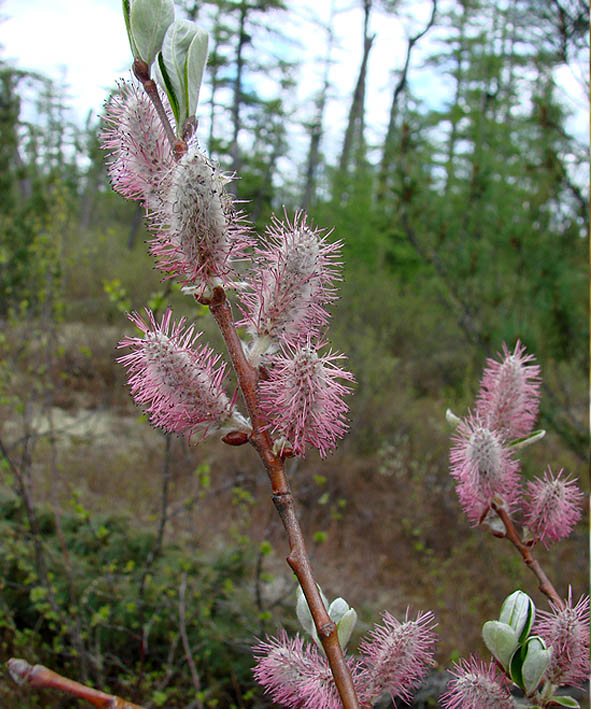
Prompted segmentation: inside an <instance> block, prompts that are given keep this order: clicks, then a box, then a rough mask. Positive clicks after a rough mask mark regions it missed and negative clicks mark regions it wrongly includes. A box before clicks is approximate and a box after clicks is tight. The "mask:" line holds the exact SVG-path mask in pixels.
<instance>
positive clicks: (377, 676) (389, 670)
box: [359, 611, 437, 701]
mask: <svg viewBox="0 0 591 709" xmlns="http://www.w3.org/2000/svg"><path fill="white" fill-rule="evenodd" d="M435 626H436V623H435V618H434V616H433V613H432V612H431V611H427V612H420V611H419V613H418V614H417V617H416V619H415V620H410V619H409V617H408V611H407V613H406V618H405V620H404V622H400V621H399V620H397V619H396V618H395V617H394V616H392V615H391V614H390V613H388V612H387V611H386V612H385V613H384V615H383V617H382V624H381V625H375V626H374V627H373V629H372V630H371V631H370V632H369V633H368V635H367V636H366V638H365V639H364V640H363V642H362V643H361V645H360V647H359V653H360V662H361V664H362V666H363V671H362V673H361V674H360V678H359V683H360V695H361V696H362V697H365V698H366V699H367V700H374V701H375V699H377V698H378V697H379V696H380V695H381V694H382V693H383V692H388V693H389V694H390V696H391V697H392V698H394V697H401V698H402V699H404V700H405V701H409V700H410V697H411V693H412V690H413V689H414V688H415V687H416V686H417V685H418V684H419V683H420V681H421V680H422V679H423V677H424V676H425V675H426V674H427V672H428V671H429V668H430V666H431V665H432V663H433V648H434V645H435V642H436V640H437V636H436V635H435V630H434V629H435Z"/></svg>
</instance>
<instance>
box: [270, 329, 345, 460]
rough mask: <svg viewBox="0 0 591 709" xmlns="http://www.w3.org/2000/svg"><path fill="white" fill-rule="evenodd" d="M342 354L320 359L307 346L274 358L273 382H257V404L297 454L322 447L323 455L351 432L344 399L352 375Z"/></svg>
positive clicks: (314, 350)
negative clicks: (339, 364)
mask: <svg viewBox="0 0 591 709" xmlns="http://www.w3.org/2000/svg"><path fill="white" fill-rule="evenodd" d="M343 358H344V355H339V354H333V353H332V352H328V353H327V354H324V355H319V354H318V352H317V351H316V349H315V348H314V347H313V346H312V345H311V343H310V342H309V343H308V344H307V345H305V346H302V347H298V348H296V349H294V350H289V349H286V350H285V351H284V352H282V353H281V354H278V355H275V356H274V357H273V358H272V360H271V364H272V367H271V369H270V373H269V379H268V380H263V381H261V382H260V384H259V401H260V406H261V411H262V412H263V414H264V416H265V418H266V420H267V422H268V425H269V427H270V428H272V430H273V431H274V432H279V433H280V434H281V435H282V436H284V437H285V438H286V439H288V441H289V442H290V443H291V445H292V447H293V451H294V453H296V455H304V454H305V452H306V447H307V446H308V445H312V446H314V447H315V448H318V450H319V451H320V455H321V456H322V457H324V456H326V454H327V452H328V451H329V450H330V449H331V448H333V447H334V446H336V443H337V440H338V439H340V438H342V436H344V434H345V433H346V431H347V430H348V423H347V419H346V415H347V413H348V410H349V408H348V406H347V404H346V403H345V402H344V401H343V396H344V395H346V394H348V393H349V391H350V388H349V386H348V385H347V384H343V383H341V382H340V381H338V380H339V379H340V380H344V381H345V382H353V381H354V377H353V375H352V374H351V373H350V372H348V371H346V370H345V369H342V368H341V367H339V366H338V364H337V362H338V361H339V360H341V359H343Z"/></svg>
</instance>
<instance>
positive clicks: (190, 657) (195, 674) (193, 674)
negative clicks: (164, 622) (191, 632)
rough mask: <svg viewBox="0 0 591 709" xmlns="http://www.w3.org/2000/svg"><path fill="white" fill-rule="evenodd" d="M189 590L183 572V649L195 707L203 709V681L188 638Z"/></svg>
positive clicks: (185, 575) (180, 611)
mask: <svg viewBox="0 0 591 709" xmlns="http://www.w3.org/2000/svg"><path fill="white" fill-rule="evenodd" d="M186 590H187V573H186V572H185V571H183V575H182V577H181V585H180V586H179V632H180V634H181V640H182V642H183V649H184V651H185V659H186V660H187V664H188V665H189V671H190V672H191V681H192V682H193V687H194V688H195V694H196V696H195V706H196V707H197V709H203V702H202V701H201V699H200V698H199V694H200V692H201V680H200V679H199V673H198V672H197V668H196V667H195V662H194V660H193V654H192V653H191V646H190V645H189V637H188V636H187V624H186V620H185V592H186Z"/></svg>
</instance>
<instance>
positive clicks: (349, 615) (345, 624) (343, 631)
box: [331, 608, 357, 650]
mask: <svg viewBox="0 0 591 709" xmlns="http://www.w3.org/2000/svg"><path fill="white" fill-rule="evenodd" d="M331 618H332V616H331ZM333 620H334V618H333ZM356 624H357V613H356V611H355V609H354V608H349V610H348V611H347V612H346V613H345V614H344V615H343V616H342V618H341V619H340V620H339V622H338V623H337V635H338V638H339V644H340V646H341V648H342V649H343V650H346V649H347V645H348V643H349V640H350V638H351V633H352V632H353V628H355V625H356Z"/></svg>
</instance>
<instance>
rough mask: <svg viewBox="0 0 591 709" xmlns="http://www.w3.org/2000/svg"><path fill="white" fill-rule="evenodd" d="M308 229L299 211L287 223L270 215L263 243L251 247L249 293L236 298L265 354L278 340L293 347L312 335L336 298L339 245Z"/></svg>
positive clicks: (339, 243)
mask: <svg viewBox="0 0 591 709" xmlns="http://www.w3.org/2000/svg"><path fill="white" fill-rule="evenodd" d="M327 236H328V235H327V234H322V232H320V231H319V230H318V229H312V228H311V227H310V226H308V224H307V219H306V215H305V214H303V213H302V212H298V213H297V214H296V215H295V217H294V220H293V223H290V222H289V220H287V219H286V220H285V221H280V220H279V219H277V217H273V221H272V226H271V227H269V228H268V229H267V232H266V243H265V245H264V246H263V247H260V248H257V249H256V254H255V267H254V269H253V271H252V272H251V274H250V284H251V289H250V290H249V291H245V292H244V293H243V294H241V299H242V303H243V310H244V313H245V316H246V317H245V319H244V320H243V321H242V322H241V323H240V324H243V325H246V326H247V328H248V331H249V333H250V334H251V335H252V337H253V338H254V340H255V344H253V349H255V350H256V349H257V344H256V343H257V342H258V341H259V340H263V341H265V342H266V341H267V340H268V341H269V344H270V346H269V351H273V350H274V349H277V343H278V342H283V343H287V344H289V345H292V346H296V345H298V344H301V343H302V342H305V340H306V338H308V337H315V336H317V335H318V334H319V332H320V330H321V328H322V327H324V326H325V325H326V324H327V322H328V317H329V316H328V313H327V311H326V310H325V308H324V306H325V305H327V304H328V303H330V302H331V301H333V300H334V299H335V298H336V293H335V289H334V287H333V282H334V281H335V280H337V279H338V278H339V267H340V265H341V264H340V262H339V261H338V257H339V255H340V249H341V246H342V243H341V242H340V241H335V242H329V241H328V239H327Z"/></svg>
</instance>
